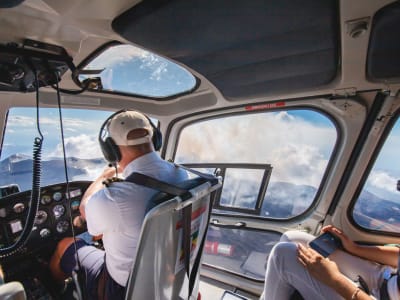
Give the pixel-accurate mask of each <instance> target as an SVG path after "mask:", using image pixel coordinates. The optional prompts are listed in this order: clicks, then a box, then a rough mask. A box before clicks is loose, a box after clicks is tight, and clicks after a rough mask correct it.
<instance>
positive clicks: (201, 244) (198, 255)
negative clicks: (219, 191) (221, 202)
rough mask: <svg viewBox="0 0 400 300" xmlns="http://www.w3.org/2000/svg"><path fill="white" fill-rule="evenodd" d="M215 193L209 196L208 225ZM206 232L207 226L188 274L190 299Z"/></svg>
mask: <svg viewBox="0 0 400 300" xmlns="http://www.w3.org/2000/svg"><path fill="white" fill-rule="evenodd" d="M215 193H216V192H215V191H214V192H212V193H211V194H210V204H209V207H208V219H207V224H210V218H211V211H212V207H213V201H212V200H213V199H214V195H215ZM207 232H208V226H207V227H206V229H205V232H204V235H203V238H202V240H201V243H200V248H199V251H198V252H197V256H196V259H195V261H194V263H193V268H192V272H191V274H190V278H189V297H190V295H192V292H193V288H194V283H195V280H196V273H197V270H198V268H199V267H200V258H201V255H202V253H203V249H204V243H205V241H206V237H207Z"/></svg>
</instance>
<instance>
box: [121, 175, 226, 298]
mask: <svg viewBox="0 0 400 300" xmlns="http://www.w3.org/2000/svg"><path fill="white" fill-rule="evenodd" d="M179 187H181V188H184V189H186V190H189V192H188V193H186V194H184V195H182V196H175V197H174V196H168V195H166V194H165V193H161V192H160V193H158V194H157V195H156V196H155V200H154V199H153V200H154V201H153V202H154V203H161V204H158V205H157V206H155V207H154V208H152V209H151V210H150V211H149V212H148V213H147V214H146V217H145V220H144V223H143V226H142V231H141V234H140V238H139V244H138V248H137V252H136V258H135V262H134V264H133V267H132V271H131V273H130V276H129V280H128V284H127V288H126V296H125V299H126V300H128V299H154V300H156V299H197V294H198V283H199V274H200V273H199V268H197V267H195V265H196V264H198V265H200V263H201V254H202V247H203V246H204V242H202V241H203V238H205V235H206V232H207V228H208V222H209V214H210V210H211V206H212V202H213V198H214V197H215V194H216V193H215V191H216V190H217V189H218V188H220V187H221V183H220V181H219V180H215V181H210V180H207V179H204V178H194V179H190V180H187V181H185V182H183V183H182V184H180V185H179ZM167 199H168V200H167ZM185 216H186V218H185ZM185 219H186V220H189V221H188V222H186V225H185V222H184V220H185ZM185 243H189V244H185ZM187 245H189V246H187ZM185 249H190V250H189V252H190V253H189V255H188V256H186V253H185ZM198 254H199V257H197V255H198ZM196 258H197V260H198V261H197V263H196ZM192 272H195V273H193V274H191V273H192ZM190 277H192V279H194V280H192V284H191V285H193V291H192V293H190V294H191V295H189V281H190Z"/></svg>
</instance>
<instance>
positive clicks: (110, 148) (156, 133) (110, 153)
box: [99, 109, 162, 165]
mask: <svg viewBox="0 0 400 300" xmlns="http://www.w3.org/2000/svg"><path fill="white" fill-rule="evenodd" d="M126 111H135V110H131V109H121V110H119V111H117V112H115V113H113V114H112V115H111V116H109V117H108V118H107V120H105V121H104V123H103V125H101V128H100V132H99V144H100V148H101V151H102V152H103V155H104V158H105V159H106V160H107V161H108V162H109V163H110V164H113V165H115V164H116V163H117V162H119V161H120V160H121V152H120V151H119V148H118V146H117V144H116V143H115V141H114V140H113V139H112V137H110V136H109V133H108V126H109V125H110V122H111V120H112V119H113V118H114V117H115V116H116V115H118V114H120V113H123V112H126ZM143 115H144V116H145V117H146V118H147V120H149V123H150V126H151V127H152V129H153V136H152V142H153V145H154V149H155V150H156V151H158V150H160V149H161V145H162V133H161V131H160V129H159V128H158V127H157V126H155V125H154V124H153V122H152V121H151V120H150V118H149V117H148V116H146V115H145V114H143Z"/></svg>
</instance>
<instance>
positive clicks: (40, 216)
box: [35, 210, 47, 225]
mask: <svg viewBox="0 0 400 300" xmlns="http://www.w3.org/2000/svg"><path fill="white" fill-rule="evenodd" d="M46 220H47V213H46V212H45V211H44V210H39V211H38V212H37V214H36V219H35V224H36V225H40V224H43V223H44V222H46Z"/></svg>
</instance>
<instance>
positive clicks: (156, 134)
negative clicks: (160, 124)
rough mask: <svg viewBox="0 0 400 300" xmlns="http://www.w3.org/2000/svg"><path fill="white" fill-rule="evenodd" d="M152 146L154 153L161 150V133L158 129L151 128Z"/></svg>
mask: <svg viewBox="0 0 400 300" xmlns="http://www.w3.org/2000/svg"><path fill="white" fill-rule="evenodd" d="M152 140H153V145H154V149H155V150H156V151H158V150H160V149H161V146H162V133H161V131H160V129H158V128H157V127H155V126H153V138H152Z"/></svg>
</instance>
